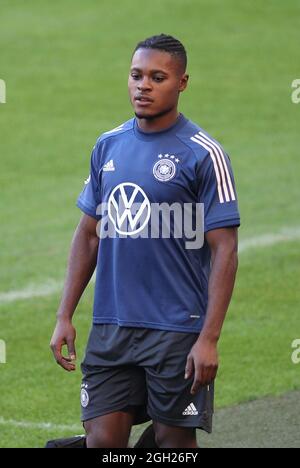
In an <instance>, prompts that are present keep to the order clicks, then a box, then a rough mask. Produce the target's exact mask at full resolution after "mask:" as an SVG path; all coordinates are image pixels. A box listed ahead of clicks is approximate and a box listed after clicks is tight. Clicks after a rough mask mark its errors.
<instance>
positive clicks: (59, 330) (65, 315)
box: [50, 215, 99, 371]
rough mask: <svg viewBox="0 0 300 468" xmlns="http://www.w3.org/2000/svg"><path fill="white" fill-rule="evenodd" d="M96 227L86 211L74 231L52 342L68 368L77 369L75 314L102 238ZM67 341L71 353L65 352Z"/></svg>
mask: <svg viewBox="0 0 300 468" xmlns="http://www.w3.org/2000/svg"><path fill="white" fill-rule="evenodd" d="M96 227H97V221H96V220H95V219H94V218H92V217H90V216H88V215H83V216H82V218H81V220H80V222H79V224H78V226H77V229H76V231H75V233H74V237H73V240H72V244H71V250H70V255H69V261H68V269H67V275H66V280H65V285H64V290H63V295H62V299H61V303H60V306H59V308H58V312H57V324H56V327H55V330H54V333H53V336H52V339H51V343H50V347H51V349H52V352H53V354H54V357H55V360H56V362H57V363H58V364H59V365H60V366H62V367H63V368H64V369H66V370H68V371H72V370H75V364H74V363H73V361H74V360H75V359H76V352H75V338H76V330H75V328H74V327H73V325H72V317H73V315H74V312H75V309H76V307H77V305H78V302H79V300H80V298H81V296H82V294H83V292H84V290H85V288H86V286H87V284H88V283H89V281H90V279H91V276H92V275H93V272H94V270H95V267H96V263H97V252H98V245H99V238H98V236H97V232H96ZM65 344H66V345H67V347H68V357H64V356H62V347H63V345H65Z"/></svg>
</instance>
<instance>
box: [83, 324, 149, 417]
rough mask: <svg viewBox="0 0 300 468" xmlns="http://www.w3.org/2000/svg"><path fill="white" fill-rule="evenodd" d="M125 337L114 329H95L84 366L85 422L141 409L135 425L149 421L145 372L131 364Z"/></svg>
mask: <svg viewBox="0 0 300 468" xmlns="http://www.w3.org/2000/svg"><path fill="white" fill-rule="evenodd" d="M126 333H130V331H129V330H128V331H126V330H118V329H117V328H116V327H114V326H103V327H101V326H100V327H99V326H97V327H95V326H94V327H93V329H92V331H91V334H90V338H89V341H88V345H87V349H86V355H85V359H84V361H83V363H82V365H81V370H82V374H83V378H82V384H81V409H82V421H87V420H91V419H95V418H98V417H100V416H104V415H107V414H111V413H115V412H119V411H121V412H122V411H123V412H129V411H130V410H131V409H134V408H135V409H139V411H135V414H136V421H135V423H139V422H145V421H148V420H149V419H150V418H149V416H146V403H147V389H146V381H145V371H144V370H143V369H142V368H139V367H137V366H134V365H133V364H132V362H131V360H130V347H129V346H127V347H125V345H124V341H125V338H126V336H125V334H126Z"/></svg>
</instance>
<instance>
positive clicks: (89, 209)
mask: <svg viewBox="0 0 300 468" xmlns="http://www.w3.org/2000/svg"><path fill="white" fill-rule="evenodd" d="M84 184H85V185H84V188H83V190H82V192H81V193H80V195H79V197H78V199H77V206H78V208H80V209H81V211H83V212H84V213H85V214H87V215H89V216H92V217H93V218H95V219H100V218H101V216H100V215H98V214H97V208H98V206H99V204H100V203H101V190H100V181H99V145H98V144H96V145H95V146H94V148H93V151H92V154H91V162H90V174H89V176H88V178H87V179H86V181H85V182H84Z"/></svg>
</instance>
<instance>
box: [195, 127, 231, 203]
mask: <svg viewBox="0 0 300 468" xmlns="http://www.w3.org/2000/svg"><path fill="white" fill-rule="evenodd" d="M191 140H192V141H194V142H195V143H198V145H200V146H203V148H205V149H206V150H207V151H208V152H209V155H210V157H211V159H212V162H213V165H214V170H215V174H216V179H217V187H218V195H219V200H220V203H224V201H226V202H229V201H234V200H235V193H234V190H233V184H232V181H231V177H230V174H229V170H228V167H227V163H226V159H225V156H224V152H223V150H222V148H221V147H220V146H219V145H217V144H216V143H215V142H214V141H213V140H211V139H210V138H209V137H208V136H207V135H205V134H204V133H203V132H199V133H196V135H194V136H192V137H191ZM224 197H225V200H224Z"/></svg>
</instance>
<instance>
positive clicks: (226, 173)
mask: <svg viewBox="0 0 300 468" xmlns="http://www.w3.org/2000/svg"><path fill="white" fill-rule="evenodd" d="M198 177H199V179H200V186H199V191H198V202H199V203H203V205H204V207H203V208H204V231H205V232H207V231H211V230H212V229H218V228H222V227H232V226H239V225H240V214H239V209H238V202H237V195H236V189H235V183H234V177H233V171H232V167H231V164H230V159H229V157H228V156H227V154H226V153H224V152H223V151H221V150H219V151H218V152H214V153H213V152H209V153H208V154H207V156H206V157H205V159H204V160H203V161H202V163H201V164H200V168H199V171H198Z"/></svg>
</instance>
